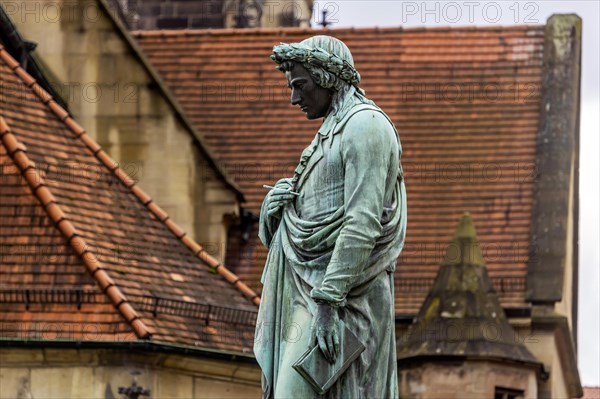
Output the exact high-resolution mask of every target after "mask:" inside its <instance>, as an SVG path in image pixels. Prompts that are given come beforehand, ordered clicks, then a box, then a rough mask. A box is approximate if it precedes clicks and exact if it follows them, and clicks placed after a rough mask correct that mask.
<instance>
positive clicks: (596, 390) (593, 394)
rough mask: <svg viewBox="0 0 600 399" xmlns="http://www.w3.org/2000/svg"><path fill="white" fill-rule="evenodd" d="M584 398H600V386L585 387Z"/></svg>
mask: <svg viewBox="0 0 600 399" xmlns="http://www.w3.org/2000/svg"><path fill="white" fill-rule="evenodd" d="M583 399H600V387H583Z"/></svg>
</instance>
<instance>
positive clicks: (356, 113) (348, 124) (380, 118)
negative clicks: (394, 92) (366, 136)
mask: <svg viewBox="0 0 600 399" xmlns="http://www.w3.org/2000/svg"><path fill="white" fill-rule="evenodd" d="M338 127H339V128H341V129H360V130H365V128H367V129H368V130H371V129H373V130H388V129H392V130H393V131H394V132H396V128H395V126H394V124H393V123H392V121H391V119H390V118H389V116H387V114H386V113H385V112H384V111H383V110H382V109H381V108H379V107H378V106H377V105H375V104H369V103H358V104H355V105H354V106H353V107H352V108H350V110H348V112H347V113H346V115H344V117H343V119H342V120H341V121H340V123H339V124H338Z"/></svg>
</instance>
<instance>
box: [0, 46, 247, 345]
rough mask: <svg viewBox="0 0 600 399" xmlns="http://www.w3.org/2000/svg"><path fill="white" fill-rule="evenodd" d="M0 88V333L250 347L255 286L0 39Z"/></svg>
mask: <svg viewBox="0 0 600 399" xmlns="http://www.w3.org/2000/svg"><path fill="white" fill-rule="evenodd" d="M0 87H1V88H2V89H3V93H2V96H0V171H1V172H2V173H1V174H0V179H1V181H0V273H1V275H2V278H1V280H0V325H1V328H0V339H2V338H3V339H7V338H8V339H10V338H17V339H18V338H28V339H29V338H36V339H69V340H72V339H74V340H107V341H115V340H117V341H121V340H125V339H127V340H136V339H146V340H148V339H151V340H152V341H156V342H160V343H168V344H178V345H187V346H193V347H195V348H208V349H221V350H227V351H235V352H247V351H251V348H252V339H253V336H254V321H255V317H256V305H257V304H258V303H259V299H258V296H257V295H256V293H255V292H253V291H252V290H251V289H250V288H248V287H247V286H246V285H245V284H244V283H243V282H242V281H241V280H240V279H239V278H238V277H237V276H236V275H235V274H233V273H231V272H230V271H229V270H227V269H226V268H225V267H224V266H223V265H220V264H219V263H218V262H217V261H216V260H215V259H214V258H212V257H211V256H210V255H208V254H207V253H206V252H205V251H204V250H203V249H202V248H201V247H200V246H199V245H198V244H197V243H196V242H194V241H193V240H191V239H190V238H189V237H187V236H186V235H185V233H184V232H183V231H182V230H181V229H180V228H179V227H178V226H177V225H176V224H175V223H174V222H173V221H172V220H171V219H169V216H168V215H167V214H166V213H165V212H164V211H163V210H162V209H161V208H160V207H159V206H158V205H157V204H156V203H154V202H153V201H152V199H151V198H150V197H148V195H147V194H145V193H144V192H143V191H142V190H141V189H140V188H139V187H138V186H136V185H135V184H134V182H133V181H132V180H131V179H130V178H129V177H128V176H127V175H126V174H125V173H124V172H123V171H122V170H121V169H120V168H118V165H117V164H116V163H115V162H114V161H113V160H112V159H111V158H110V157H109V156H108V155H107V154H106V153H105V152H104V151H103V150H102V149H101V148H100V147H99V146H98V144H97V143H96V142H95V141H94V140H92V139H91V138H90V137H89V136H88V135H87V134H86V133H85V131H84V130H83V129H82V128H81V127H80V126H79V125H78V124H77V123H76V122H75V121H74V120H73V119H72V118H71V117H70V116H69V114H68V113H67V112H66V111H65V110H64V109H62V108H61V107H60V106H59V105H58V104H57V103H56V102H55V101H54V100H53V99H52V97H51V96H49V95H48V94H47V93H46V92H45V91H44V90H43V89H42V88H41V87H40V86H39V85H38V84H37V83H36V82H35V80H34V79H33V78H31V76H29V75H28V74H27V73H26V72H25V71H24V70H23V69H22V68H21V67H20V66H19V64H18V62H16V61H15V60H14V59H13V58H12V57H11V55H10V54H9V53H8V52H7V51H6V50H4V48H3V47H2V46H1V45H0ZM252 302H254V303H252Z"/></svg>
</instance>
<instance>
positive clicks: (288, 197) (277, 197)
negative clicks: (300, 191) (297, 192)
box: [271, 193, 294, 202]
mask: <svg viewBox="0 0 600 399" xmlns="http://www.w3.org/2000/svg"><path fill="white" fill-rule="evenodd" d="M292 199H294V196H293V195H292V194H289V193H288V194H273V195H272V196H271V202H273V201H279V202H281V201H290V200H292Z"/></svg>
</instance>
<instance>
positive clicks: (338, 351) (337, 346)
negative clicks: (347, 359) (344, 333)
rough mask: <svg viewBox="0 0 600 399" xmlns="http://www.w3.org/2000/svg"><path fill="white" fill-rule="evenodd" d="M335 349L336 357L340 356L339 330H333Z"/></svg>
mask: <svg viewBox="0 0 600 399" xmlns="http://www.w3.org/2000/svg"><path fill="white" fill-rule="evenodd" d="M333 349H334V351H333V352H334V353H335V356H336V357H337V356H339V354H340V337H339V335H338V332H337V330H333Z"/></svg>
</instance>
